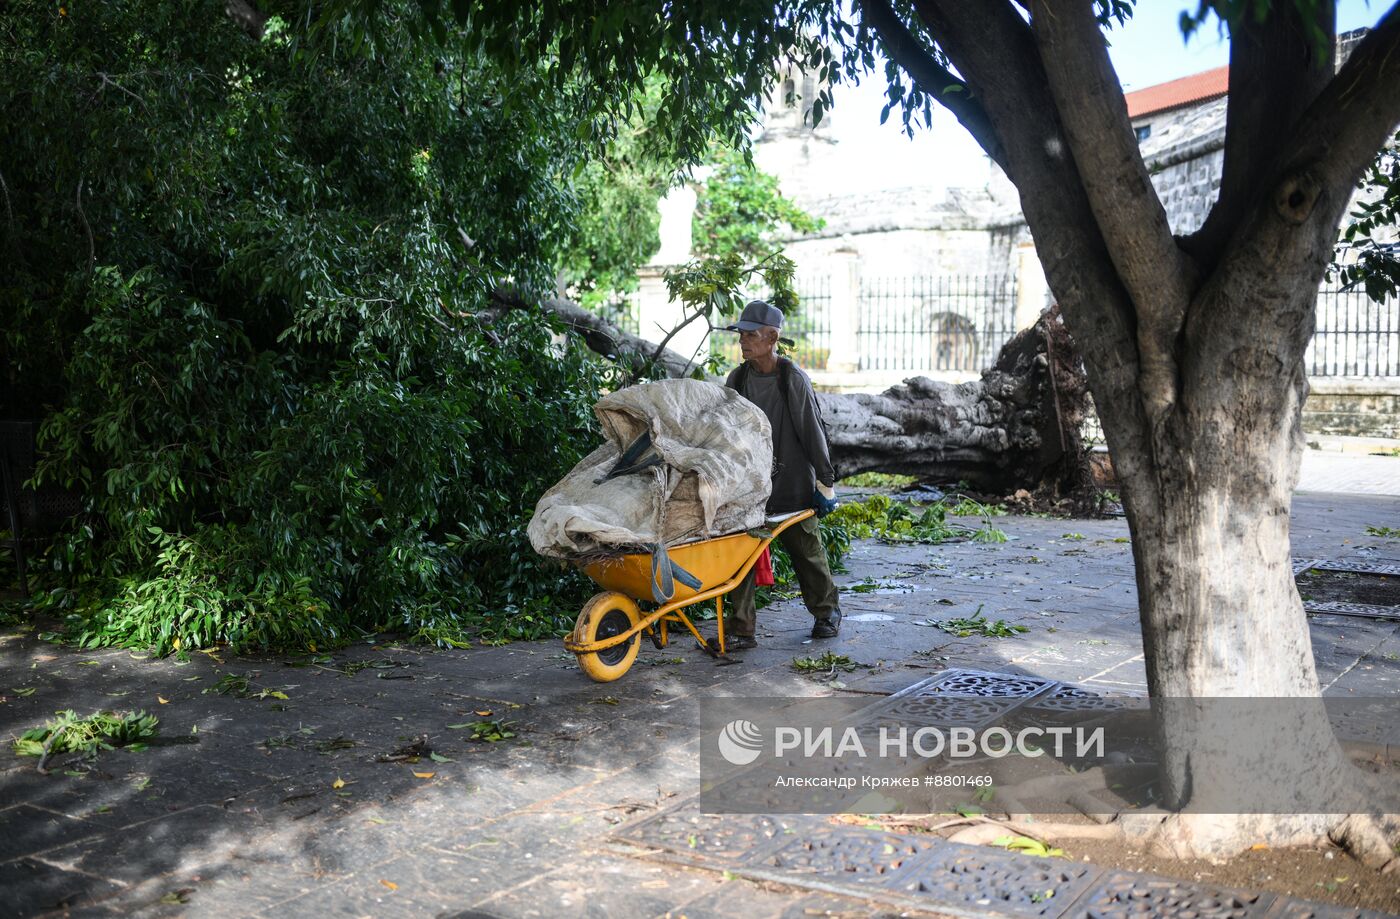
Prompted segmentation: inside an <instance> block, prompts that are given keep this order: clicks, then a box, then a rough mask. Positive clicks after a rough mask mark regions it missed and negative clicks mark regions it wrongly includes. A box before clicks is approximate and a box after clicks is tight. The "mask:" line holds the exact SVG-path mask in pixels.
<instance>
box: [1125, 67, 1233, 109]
mask: <svg viewBox="0 0 1400 919" xmlns="http://www.w3.org/2000/svg"><path fill="white" fill-rule="evenodd" d="M1229 88H1230V68H1229V67H1228V66H1226V67H1217V68H1215V69H1214V70H1205V71H1202V72H1201V73H1193V74H1191V76H1189V77H1182V78H1181V79H1179V80H1171V81H1169V82H1166V83H1158V84H1157V85H1156V86H1148V87H1146V88H1144V89H1137V90H1133V91H1132V92H1130V93H1128V94H1127V100H1128V117H1129V118H1137V117H1139V116H1141V115H1151V114H1153V113H1154V112H1165V111H1168V110H1170V109H1174V108H1180V107H1181V106H1183V105H1190V104H1191V103H1193V102H1208V101H1210V100H1211V99H1219V98H1220V97H1221V96H1223V95H1225V93H1226V92H1228V91H1229Z"/></svg>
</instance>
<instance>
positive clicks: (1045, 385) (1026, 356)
mask: <svg viewBox="0 0 1400 919" xmlns="http://www.w3.org/2000/svg"><path fill="white" fill-rule="evenodd" d="M817 401H818V403H819V404H820V406H821V409H822V414H823V416H824V417H825V419H826V423H827V433H828V435H829V438H830V442H831V459H832V463H833V464H834V465H835V466H836V474H837V475H838V476H842V477H844V476H848V475H854V474H856V473H859V472H891V473H900V474H904V475H916V476H919V477H921V478H924V479H929V480H932V481H938V482H966V483H968V484H969V485H970V486H972V487H973V488H976V489H978V490H981V491H985V492H990V493H992V494H1010V493H1012V492H1014V491H1016V490H1017V489H1019V488H1025V489H1027V490H1035V489H1038V488H1043V487H1046V486H1049V487H1054V488H1058V489H1062V490H1068V489H1072V488H1076V487H1078V486H1080V485H1082V484H1084V479H1085V466H1084V460H1085V451H1084V445H1083V437H1082V433H1081V429H1082V426H1083V422H1084V419H1085V416H1086V415H1087V414H1088V411H1089V403H1088V386H1087V383H1086V381H1085V378H1084V371H1083V367H1082V365H1081V364H1080V362H1079V359H1078V357H1077V355H1076V352H1075V350H1074V346H1073V342H1072V341H1071V340H1070V338H1069V333H1068V332H1067V331H1066V330H1065V327H1064V324H1063V323H1062V322H1060V320H1059V315H1058V311H1056V310H1050V311H1047V312H1046V313H1045V314H1044V315H1042V316H1041V317H1040V319H1039V320H1038V321H1037V322H1036V324H1035V325H1034V326H1032V327H1031V328H1029V329H1026V330H1024V331H1022V332H1019V333H1018V334H1017V335H1016V336H1015V337H1014V338H1013V339H1012V340H1011V341H1009V342H1007V344H1006V346H1005V347H1004V348H1002V351H1001V354H999V355H998V356H997V362H996V365H995V366H994V367H993V368H992V369H990V370H988V371H986V372H985V373H983V374H982V377H981V379H979V380H974V381H972V382H970V383H959V384H949V383H939V382H935V381H934V380H930V379H928V378H927V377H914V378H912V379H909V380H906V381H905V382H904V385H903V386H895V387H893V388H891V389H888V390H886V391H885V392H883V393H881V394H880V395H865V394H850V395H836V394H832V393H822V394H819V395H818V396H817Z"/></svg>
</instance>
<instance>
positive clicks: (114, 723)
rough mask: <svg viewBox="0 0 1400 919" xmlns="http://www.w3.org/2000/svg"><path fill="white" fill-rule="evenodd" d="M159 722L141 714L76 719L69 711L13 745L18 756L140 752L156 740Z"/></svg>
mask: <svg viewBox="0 0 1400 919" xmlns="http://www.w3.org/2000/svg"><path fill="white" fill-rule="evenodd" d="M159 724H160V721H159V719H158V718H156V716H154V715H148V714H146V713H145V712H134V713H133V712H126V713H124V714H120V715H119V714H116V713H114V712H97V713H95V714H92V715H88V716H86V717H83V718H79V717H78V714H77V712H74V711H73V710H72V709H68V710H65V711H61V712H59V713H58V717H57V718H54V719H52V720H50V721H48V722H46V723H45V724H44V726H43V727H41V728H31V729H30V730H28V731H25V732H24V733H23V734H21V735H20V736H19V739H18V740H16V741H15V742H14V751H15V754H16V755H18V756H40V757H42V756H57V755H58V754H60V753H84V754H89V755H93V754H96V753H98V752H99V751H102V750H111V749H113V748H115V747H126V748H127V749H129V750H141V749H144V748H145V746H146V743H145V742H146V741H148V740H150V739H151V738H153V737H155V736H156V732H157V728H158V725H159Z"/></svg>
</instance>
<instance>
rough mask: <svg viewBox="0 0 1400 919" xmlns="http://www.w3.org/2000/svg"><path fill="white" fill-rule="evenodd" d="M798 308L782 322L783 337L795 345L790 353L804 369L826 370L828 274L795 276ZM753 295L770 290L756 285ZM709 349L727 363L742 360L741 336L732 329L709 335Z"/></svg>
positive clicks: (829, 341) (829, 339)
mask: <svg viewBox="0 0 1400 919" xmlns="http://www.w3.org/2000/svg"><path fill="white" fill-rule="evenodd" d="M793 289H794V290H795V291H796V292H797V297H798V308H797V312H796V314H795V315H793V316H792V317H790V318H789V319H787V320H785V321H784V323H783V337H784V338H790V339H792V340H793V341H794V342H796V345H795V346H794V347H793V348H792V349H791V350H790V352H789V355H788V356H789V357H791V358H792V360H793V361H794V362H795V363H796V364H797V365H798V366H799V367H802V368H803V369H806V370H824V369H826V362H827V358H828V357H829V356H830V355H831V278H830V277H829V276H826V275H805V276H799V277H796V278H794V279H793ZM747 295H748V296H750V297H758V298H763V297H766V296H767V295H768V291H767V290H765V289H763V288H754V289H753V290H750V291H747ZM710 353H711V354H714V355H716V356H717V357H719V358H720V360H721V362H722V363H724V364H725V365H726V366H731V365H734V364H737V363H739V361H740V360H741V359H742V358H741V355H740V351H739V337H738V336H737V335H735V334H733V333H732V332H716V333H714V334H713V335H711V336H710Z"/></svg>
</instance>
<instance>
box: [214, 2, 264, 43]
mask: <svg viewBox="0 0 1400 919" xmlns="http://www.w3.org/2000/svg"><path fill="white" fill-rule="evenodd" d="M224 12H225V13H227V14H228V17H229V18H230V19H232V20H233V21H234V22H235V23H237V24H238V27H239V28H240V29H242V30H243V31H244V32H247V33H248V35H249V36H251V37H252V38H255V39H259V40H260V39H261V38H262V37H263V30H264V29H265V28H267V14H266V13H263V12H260V11H259V10H258V9H257V7H255V6H253V4H252V3H250V2H249V0H224Z"/></svg>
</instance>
